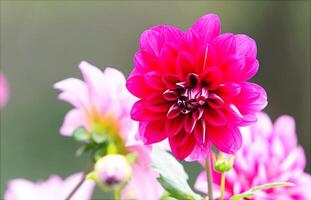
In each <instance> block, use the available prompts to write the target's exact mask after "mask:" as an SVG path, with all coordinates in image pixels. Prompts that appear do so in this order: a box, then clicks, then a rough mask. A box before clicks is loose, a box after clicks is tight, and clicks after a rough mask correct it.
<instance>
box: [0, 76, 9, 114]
mask: <svg viewBox="0 0 311 200" xmlns="http://www.w3.org/2000/svg"><path fill="white" fill-rule="evenodd" d="M9 96H10V91H9V84H8V81H7V79H6V77H5V75H4V74H3V73H1V72H0V109H1V108H3V107H4V106H5V105H6V103H7V101H8V99H9Z"/></svg>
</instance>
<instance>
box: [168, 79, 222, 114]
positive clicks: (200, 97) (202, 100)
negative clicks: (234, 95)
mask: <svg viewBox="0 0 311 200" xmlns="http://www.w3.org/2000/svg"><path fill="white" fill-rule="evenodd" d="M163 97H164V98H165V99H166V100H168V101H174V102H175V103H174V104H173V105H172V106H171V107H170V109H169V111H168V113H167V116H168V118H175V117H177V116H178V115H179V114H180V113H182V114H189V113H196V114H197V117H198V118H201V116H202V114H203V112H204V109H205V108H206V107H212V108H220V107H221V106H222V105H223V103H224V101H223V100H222V98H221V97H219V96H218V95H217V94H215V93H214V92H213V91H209V90H208V89H207V88H206V87H205V86H204V84H201V83H200V80H199V76H198V75H197V74H194V73H190V74H189V75H188V76H187V78H186V81H183V82H178V83H176V88H174V89H168V90H166V91H165V92H164V93H163Z"/></svg>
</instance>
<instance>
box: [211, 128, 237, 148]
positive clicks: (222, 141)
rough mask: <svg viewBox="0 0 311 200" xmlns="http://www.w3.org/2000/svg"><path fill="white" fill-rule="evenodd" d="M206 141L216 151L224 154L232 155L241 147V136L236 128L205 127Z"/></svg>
mask: <svg viewBox="0 0 311 200" xmlns="http://www.w3.org/2000/svg"><path fill="white" fill-rule="evenodd" d="M207 135H208V139H209V140H210V141H211V142H212V144H213V145H215V146H216V148H217V149H219V150H220V151H222V152H224V153H228V154H231V153H234V152H236V151H237V150H239V149H240V147H241V145H242V136H241V133H240V130H239V128H238V127H235V126H231V125H226V126H219V127H215V126H210V125H208V126H207Z"/></svg>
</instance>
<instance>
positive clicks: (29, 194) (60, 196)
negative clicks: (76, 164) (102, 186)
mask: <svg viewBox="0 0 311 200" xmlns="http://www.w3.org/2000/svg"><path fill="white" fill-rule="evenodd" d="M81 178H82V173H77V174H73V175H71V176H69V177H68V178H66V179H65V180H62V178H61V177H59V176H55V175H53V176H50V178H49V179H48V180H46V181H38V182H31V181H29V180H26V179H14V180H11V181H10V182H9V184H8V189H7V191H6V192H5V194H4V199H5V200H43V199H44V200H64V199H65V198H66V197H67V196H68V195H69V194H70V192H71V191H72V190H73V189H74V188H75V186H76V185H77V184H78V183H79V182H80V180H81ZM94 186H95V184H94V182H93V181H89V180H86V181H85V182H84V183H83V184H82V186H81V187H80V188H79V189H78V190H77V192H76V193H75V194H74V195H73V196H72V198H71V200H88V199H91V197H92V193H93V189H94Z"/></svg>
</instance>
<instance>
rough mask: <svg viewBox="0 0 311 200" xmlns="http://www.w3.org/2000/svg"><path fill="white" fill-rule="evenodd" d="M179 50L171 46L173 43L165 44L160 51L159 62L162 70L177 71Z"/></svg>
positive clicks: (167, 71)
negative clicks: (176, 50)
mask: <svg viewBox="0 0 311 200" xmlns="http://www.w3.org/2000/svg"><path fill="white" fill-rule="evenodd" d="M176 58H177V52H175V50H174V49H173V48H172V47H171V45H165V46H164V47H163V48H162V49H161V52H160V58H159V63H160V67H161V71H163V72H166V73H176V69H175V65H176Z"/></svg>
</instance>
